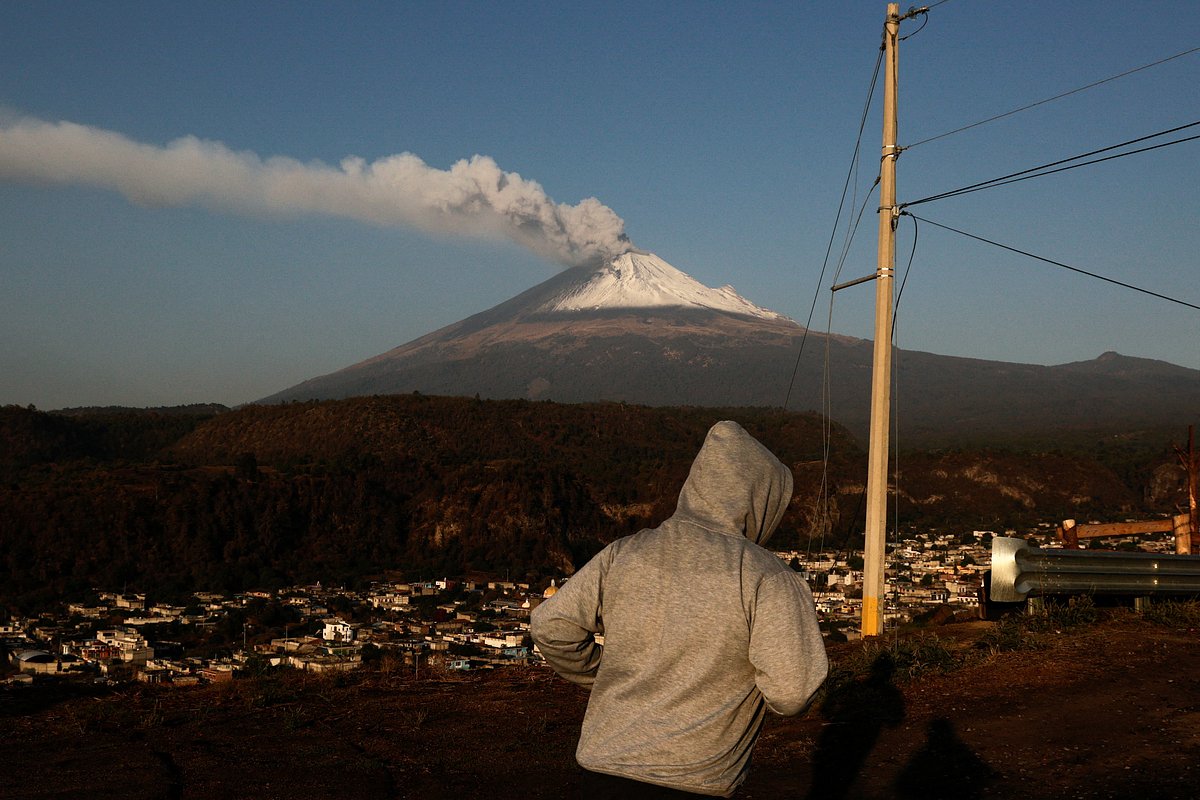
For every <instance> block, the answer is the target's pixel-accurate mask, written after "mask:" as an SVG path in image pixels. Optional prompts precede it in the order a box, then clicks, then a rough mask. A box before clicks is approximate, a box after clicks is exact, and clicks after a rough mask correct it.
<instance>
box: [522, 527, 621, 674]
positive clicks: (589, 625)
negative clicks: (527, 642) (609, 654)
mask: <svg viewBox="0 0 1200 800" xmlns="http://www.w3.org/2000/svg"><path fill="white" fill-rule="evenodd" d="M610 549H611V546H610V547H609V548H605V549H604V550H602V551H600V553H598V554H597V555H596V557H595V558H593V559H592V560H591V561H589V562H588V563H587V564H584V565H583V568H582V569H580V570H579V571H578V572H576V573H575V574H574V575H573V576H572V577H571V578H570V580H568V581H567V582H566V583H564V584H563V585H562V588H560V589H559V590H558V592H557V593H555V595H554V596H553V597H551V598H549V599H548V600H545V601H543V602H542V603H541V605H539V606H538V607H537V608H535V609H534V610H533V613H532V614H531V615H530V617H529V635H530V636H531V637H532V638H533V641H534V643H535V644H536V645H537V648H538V651H539V652H541V654H542V657H543V658H545V659H546V661H547V662H548V663H549V664H550V666H551V667H553V668H554V671H555V672H557V673H558V674H559V675H561V676H562V677H563V678H565V679H566V680H568V681H570V682H571V683H577V684H579V685H580V686H586V687H589V688H590V687H591V685H592V683H593V682H594V681H595V680H596V670H597V669H599V667H600V658H601V656H602V655H603V653H604V647H603V646H602V645H600V644H597V643H596V634H598V633H603V632H604V623H603V621H602V618H601V603H602V593H603V583H604V573H605V572H606V571H607V569H608V563H609V560H610V558H611V554H610Z"/></svg>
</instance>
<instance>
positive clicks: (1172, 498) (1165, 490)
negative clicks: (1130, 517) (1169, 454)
mask: <svg viewBox="0 0 1200 800" xmlns="http://www.w3.org/2000/svg"><path fill="white" fill-rule="evenodd" d="M1187 480H1188V476H1187V470H1185V469H1184V468H1183V465H1181V464H1170V463H1168V464H1159V465H1158V466H1157V467H1155V469H1154V471H1153V472H1152V473H1151V474H1150V482H1149V483H1148V484H1147V486H1146V501H1147V502H1148V503H1151V504H1153V505H1156V506H1157V505H1166V504H1171V503H1174V504H1177V505H1180V506H1182V507H1186V503H1187V488H1188V487H1187Z"/></svg>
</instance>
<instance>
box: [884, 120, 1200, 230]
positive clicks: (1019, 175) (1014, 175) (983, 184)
mask: <svg viewBox="0 0 1200 800" xmlns="http://www.w3.org/2000/svg"><path fill="white" fill-rule="evenodd" d="M1197 125H1200V120H1197V121H1196V122H1189V123H1187V124H1186V125H1179V126H1176V127H1174V128H1168V129H1166V130H1162V131H1158V132H1157V133H1151V134H1148V135H1146V136H1139V137H1137V138H1136V139H1129V140H1128V141H1124V142H1121V143H1119V144H1113V145H1109V146H1108V147H1101V148H1100V149H1098V150H1091V151H1089V152H1086V153H1080V154H1079V155H1075V156H1070V157H1069V158H1060V159H1059V160H1057V161H1051V162H1050V163H1048V164H1041V165H1039V166H1036V167H1030V168H1029V169H1023V170H1021V171H1020V172H1010V173H1009V174H1008V175H1001V176H1000V177H998V178H991V179H989V180H986V181H980V182H979V183H972V184H970V185H968V186H963V187H960V188H958V189H951V190H949V191H945V192H939V193H937V194H932V195H929V196H928V197H922V198H921V199H919V200H912V201H910V202H907V203H901V204H900V209H901V210H903V209H905V208H909V207H911V206H917V205H921V204H922V203H932V202H933V201H935V200H945V199H947V198H950V197H957V196H958V195H961V194H971V193H972V192H978V191H982V190H983V189H994V188H996V187H997V186H1006V185H1008V184H1010V183H1018V182H1020V181H1025V180H1030V179H1032V178H1041V177H1044V176H1046V175H1054V174H1055V173H1059V172H1065V171H1067V170H1071V169H1076V168H1078V167H1086V166H1090V165H1092V164H1100V163H1102V162H1105V161H1112V160H1114V159H1118V158H1124V157H1125V156H1132V155H1137V154H1138V153H1145V152H1149V151H1150V150H1158V149H1160V148H1163V147H1170V146H1171V145H1176V144H1183V143H1185V142H1191V141H1195V140H1196V139H1200V134H1197V135H1195V136H1185V137H1184V138H1182V139H1174V140H1172V141H1169V142H1160V143H1159V144H1155V145H1150V146H1149V147H1141V148H1138V149H1136V150H1129V151H1127V152H1124V153H1116V154H1114V155H1111V156H1105V157H1103V158H1095V159H1092V160H1091V161H1082V162H1080V163H1078V164H1071V163H1070V162H1072V161H1079V160H1080V159H1083V158H1090V157H1091V156H1094V155H1099V154H1100V153H1107V152H1109V151H1111V150H1117V149H1119V148H1122V147H1128V146H1129V145H1131V144H1138V143H1139V142H1145V141H1148V140H1150V139H1155V138H1158V137H1159V136H1166V135H1167V134H1169V133H1178V132H1179V131H1182V130H1187V129H1188V128H1194V127H1196V126H1197ZM1062 164H1067V166H1060V165H1062ZM1051 167H1058V169H1051Z"/></svg>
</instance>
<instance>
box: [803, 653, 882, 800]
mask: <svg viewBox="0 0 1200 800" xmlns="http://www.w3.org/2000/svg"><path fill="white" fill-rule="evenodd" d="M894 673H895V664H894V663H893V661H892V658H891V656H889V655H888V654H886V653H881V654H880V655H879V656H877V657H876V658H875V660H874V661H873V662H872V663H871V674H870V675H869V676H868V677H867V678H866V679H865V680H860V681H848V682H845V683H842V684H840V685H838V686H835V687H834V688H832V689H831V690H830V692H829V694H828V695H827V696H826V698H825V701H824V702H823V703H822V704H821V715H822V716H824V717H825V720H826V723H825V727H824V729H823V730H822V732H821V737H820V739H819V740H818V741H817V748H816V751H815V752H814V753H813V778H812V788H811V789H810V790H809V793H808V796H809V798H811V799H812V800H831V798H832V799H833V800H836V798H841V797H846V795H847V793H848V792H849V791H850V787H851V786H852V785H853V784H854V781H855V780H856V779H857V777H858V774H859V772H860V771H861V770H862V768H863V765H864V764H865V763H866V760H867V756H868V755H869V754H870V752H871V750H872V749H873V748H874V747H875V742H876V741H877V740H878V739H879V734H880V733H881V732H882V731H883V726H885V725H886V726H887V727H889V728H894V727H896V726H897V725H899V724H900V723H901V722H902V721H903V720H904V695H902V694H901V693H900V690H899V689H897V688H896V685H895V683H893V681H892V675H893V674H894Z"/></svg>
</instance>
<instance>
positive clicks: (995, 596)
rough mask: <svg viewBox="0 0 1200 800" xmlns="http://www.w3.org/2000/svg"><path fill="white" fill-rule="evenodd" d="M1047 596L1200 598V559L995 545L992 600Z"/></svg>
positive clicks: (1019, 542) (998, 541)
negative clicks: (1195, 595)
mask: <svg viewBox="0 0 1200 800" xmlns="http://www.w3.org/2000/svg"><path fill="white" fill-rule="evenodd" d="M1031 594H1032V595H1041V594H1127V595H1154V594H1200V556H1174V555H1162V554H1159V553H1115V552H1100V551H1095V550H1043V549H1042V548H1040V547H1034V546H1033V545H1031V544H1029V543H1028V542H1026V541H1025V540H1024V539H1013V538H1010V537H1007V536H997V537H995V538H994V539H992V578H991V593H990V599H991V600H992V601H994V602H997V603H1017V602H1020V601H1022V600H1024V599H1025V598H1026V597H1028V596H1029V595H1031Z"/></svg>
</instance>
